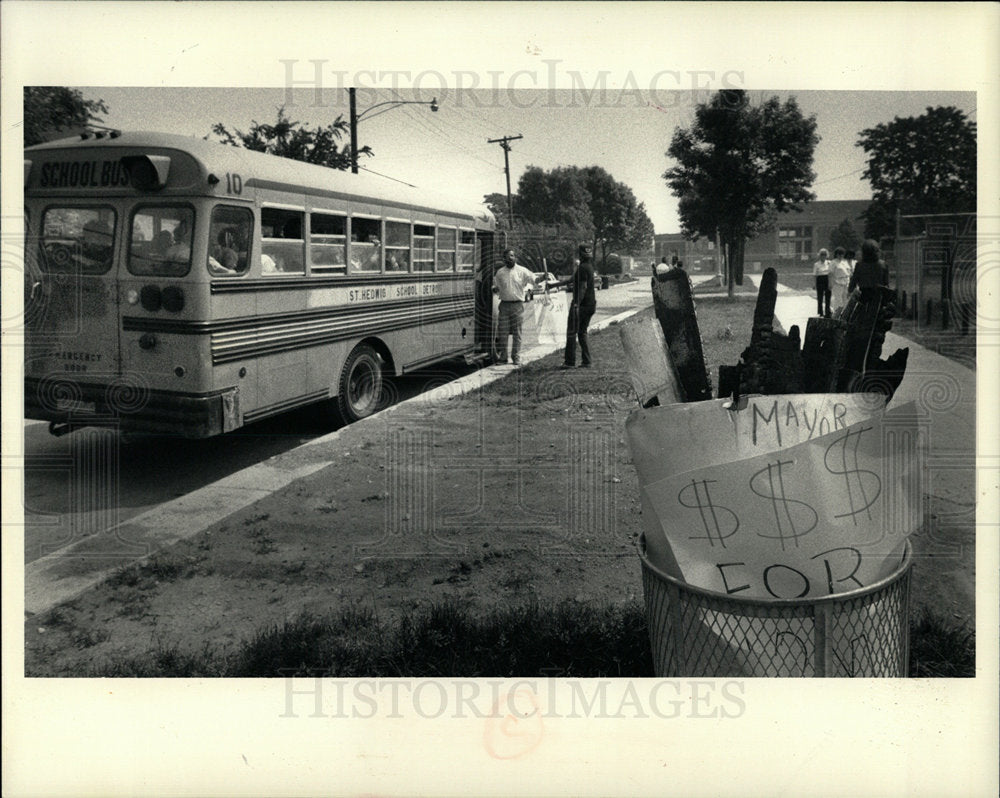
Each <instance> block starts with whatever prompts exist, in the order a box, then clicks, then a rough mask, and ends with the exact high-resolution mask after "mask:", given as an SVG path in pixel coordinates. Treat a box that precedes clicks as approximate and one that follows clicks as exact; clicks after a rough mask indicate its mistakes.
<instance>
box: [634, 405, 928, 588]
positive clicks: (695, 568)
mask: <svg viewBox="0 0 1000 798" xmlns="http://www.w3.org/2000/svg"><path fill="white" fill-rule="evenodd" d="M724 404H725V403H724V402H715V401H713V402H699V403H695V404H686V405H671V406H669V407H665V408H654V409H652V410H644V411H639V412H637V413H635V414H633V417H632V418H630V420H629V424H628V427H627V429H628V433H629V441H630V445H631V447H632V453H633V459H634V460H635V464H636V468H637V469H638V471H639V475H640V488H641V494H642V508H643V518H644V526H645V531H646V540H647V551H648V553H649V557H650V560H651V561H652V562H653V564H655V565H657V567H660V568H661V569H662V570H664V571H666V572H668V573H670V574H672V575H674V576H676V577H678V578H681V579H683V580H684V581H685V582H687V583H689V584H692V585H696V586H698V587H703V588H706V589H709V590H712V591H715V592H718V593H721V594H723V595H737V596H740V597H743V598H764V599H802V598H816V597H821V596H826V595H830V594H834V593H844V592H848V591H850V590H855V589H858V588H862V587H867V586H868V585H870V584H873V583H874V582H876V581H878V580H880V579H882V578H884V577H885V576H888V575H889V574H891V573H892V572H893V571H894V570H895V569H896V567H897V566H898V565H899V562H900V558H901V556H902V551H903V545H904V541H905V537H906V535H908V534H909V533H910V532H912V531H913V530H914V529H915V528H916V527H917V526H919V524H920V523H921V520H922V518H921V496H920V490H919V483H918V478H919V474H918V467H919V466H918V464H919V456H918V454H919V452H918V443H919V441H918V430H917V424H916V416H915V411H914V409H913V407H912V406H905V407H903V408H900V409H898V410H894V411H893V412H891V413H886V412H885V411H884V410H882V409H879V408H878V405H879V403H878V402H877V401H876V400H875V399H874V398H870V399H869V398H866V397H859V396H858V395H855V394H846V395H839V394H805V395H794V396H778V397H774V396H770V397H753V398H751V399H750V400H749V401H748V404H747V406H746V407H745V408H743V409H742V410H738V411H733V410H728V409H725V407H724Z"/></svg>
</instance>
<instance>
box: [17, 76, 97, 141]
mask: <svg viewBox="0 0 1000 798" xmlns="http://www.w3.org/2000/svg"><path fill="white" fill-rule="evenodd" d="M107 112H108V108H107V106H106V105H105V104H104V101H103V100H85V99H84V98H83V94H81V93H80V91H78V90H77V89H68V88H66V87H64V86H26V87H25V89H24V146H25V147H30V146H31V145H32V144H41V143H42V142H43V141H51V140H52V139H54V138H59V137H60V136H66V135H71V134H72V133H73V132H75V131H77V130H79V129H80V128H83V127H86V126H87V125H89V124H91V123H92V122H102V121H104V120H103V119H101V118H100V117H99V116H97V114H106V113H107Z"/></svg>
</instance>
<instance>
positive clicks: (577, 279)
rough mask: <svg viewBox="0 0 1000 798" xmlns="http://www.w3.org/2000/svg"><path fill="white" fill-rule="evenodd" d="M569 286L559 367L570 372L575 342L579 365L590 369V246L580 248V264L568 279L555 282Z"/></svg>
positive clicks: (592, 298) (592, 307)
mask: <svg viewBox="0 0 1000 798" xmlns="http://www.w3.org/2000/svg"><path fill="white" fill-rule="evenodd" d="M560 285H568V286H571V290H572V292H573V295H572V297H571V299H570V306H569V317H568V318H567V321H566V354H565V356H564V358H563V364H562V366H561V368H564V369H571V368H574V367H575V366H576V342H577V341H578V340H579V342H580V358H581V363H580V366H581V367H583V368H590V346H589V343H588V341H587V327H588V326H589V325H590V320H591V319H592V318H593V316H594V311H595V310H597V298H596V297H595V295H594V261H593V253H592V251H591V248H590V244H581V245H580V264H579V265H578V266H577V267H576V271H574V272H573V275H572V276H571V277H570V278H569V279H568V280H563V281H562V282H559V283H556V284H555V286H552V287H557V286H560Z"/></svg>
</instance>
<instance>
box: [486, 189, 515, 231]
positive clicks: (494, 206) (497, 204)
mask: <svg viewBox="0 0 1000 798" xmlns="http://www.w3.org/2000/svg"><path fill="white" fill-rule="evenodd" d="M511 202H512V203H513V204H514V207H517V202H518V200H517V194H514V195H512V197H511ZM483 204H484V205H486V207H488V208H489V209H490V211H492V212H493V215H494V216H495V217H496V220H497V229H498V230H508V229H510V225H509V224H508V219H509V217H510V210H509V208H508V207H507V195H506V194H500V193H499V192H496V191H495V192H493V193H492V194H486V195H485V196H484V197H483Z"/></svg>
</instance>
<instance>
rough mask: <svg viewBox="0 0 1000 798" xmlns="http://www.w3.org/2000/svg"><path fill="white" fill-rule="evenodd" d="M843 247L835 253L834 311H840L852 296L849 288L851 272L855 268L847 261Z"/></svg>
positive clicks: (838, 248)
mask: <svg viewBox="0 0 1000 798" xmlns="http://www.w3.org/2000/svg"><path fill="white" fill-rule="evenodd" d="M846 254H847V253H846V252H845V251H844V248H843V247H837V248H836V249H835V250H834V251H833V268H832V271H833V309H834V310H839V309H840V308H842V307H844V305H846V304H847V297H849V296H850V295H851V294H850V292H849V291H848V290H847V286H848V285H849V284H850V282H851V272H853V271H854V267H853V265H852V264H851V262H850V261H849V260H847V257H846Z"/></svg>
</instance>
